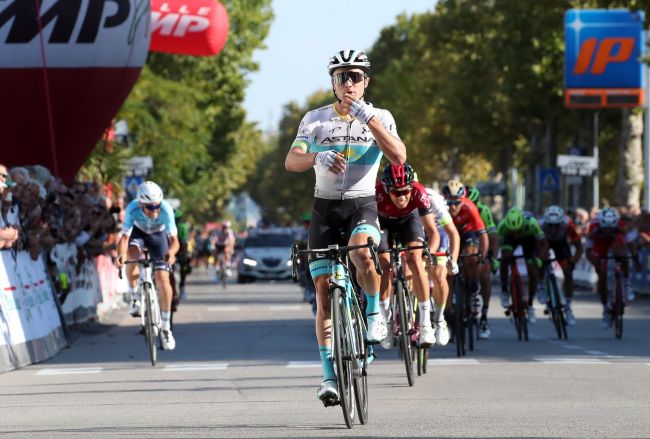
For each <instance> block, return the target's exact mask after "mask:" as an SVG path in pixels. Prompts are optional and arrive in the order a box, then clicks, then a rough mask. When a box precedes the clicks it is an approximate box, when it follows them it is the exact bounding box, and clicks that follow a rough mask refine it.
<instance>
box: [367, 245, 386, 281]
mask: <svg viewBox="0 0 650 439" xmlns="http://www.w3.org/2000/svg"><path fill="white" fill-rule="evenodd" d="M368 246H369V248H370V255H371V256H372V262H374V264H375V271H376V272H377V274H378V275H380V276H381V275H382V274H384V270H382V269H381V265H379V257H378V256H377V251H378V247H377V245H376V244H375V243H374V242H373V240H372V238H371V237H370V236H369V237H368Z"/></svg>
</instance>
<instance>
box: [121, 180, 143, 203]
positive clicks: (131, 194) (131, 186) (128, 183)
mask: <svg viewBox="0 0 650 439" xmlns="http://www.w3.org/2000/svg"><path fill="white" fill-rule="evenodd" d="M143 181H144V177H141V176H139V175H131V176H129V177H126V178H125V179H124V191H125V192H126V195H127V197H126V198H127V200H128V201H131V200H133V199H135V197H136V196H137V195H138V186H140V184H141V183H142V182H143Z"/></svg>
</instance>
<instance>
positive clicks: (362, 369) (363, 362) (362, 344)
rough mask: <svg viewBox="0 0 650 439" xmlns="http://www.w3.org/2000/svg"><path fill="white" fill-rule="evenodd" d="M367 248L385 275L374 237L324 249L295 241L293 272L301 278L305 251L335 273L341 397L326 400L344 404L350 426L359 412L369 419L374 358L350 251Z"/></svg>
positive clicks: (335, 357) (335, 348)
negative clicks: (370, 373)
mask: <svg viewBox="0 0 650 439" xmlns="http://www.w3.org/2000/svg"><path fill="white" fill-rule="evenodd" d="M363 248H367V249H369V250H370V254H371V256H372V259H373V261H374V264H375V270H376V271H377V273H378V274H379V275H381V267H380V266H379V259H378V257H377V246H376V244H374V242H373V240H372V238H368V242H367V244H362V245H348V246H339V245H337V244H333V245H329V246H328V247H327V248H322V249H307V250H299V249H298V247H297V245H296V244H294V245H293V246H292V249H291V262H292V275H293V279H294V281H298V278H299V273H300V269H299V267H300V256H301V255H314V256H315V255H318V257H320V258H322V257H323V255H324V257H325V258H327V259H329V260H330V261H331V262H332V263H331V264H330V269H331V277H330V284H329V290H328V292H329V298H330V305H331V308H330V309H331V320H332V361H333V363H334V369H335V371H336V376H337V384H338V390H339V398H338V399H328V400H325V401H323V403H324V404H325V406H326V407H329V406H334V405H340V406H341V409H342V410H343V418H344V420H345V424H346V425H347V427H348V428H352V427H353V425H354V422H355V418H356V414H358V415H359V422H360V423H361V424H366V423H367V422H368V364H369V363H370V361H371V359H372V354H371V353H370V346H369V345H368V343H367V341H366V332H367V328H366V322H365V319H364V313H363V312H362V311H361V309H362V308H361V295H360V294H359V291H358V290H357V287H356V286H355V284H354V282H353V281H352V274H351V271H350V268H349V260H348V259H349V258H348V253H349V252H351V251H353V250H359V249H363Z"/></svg>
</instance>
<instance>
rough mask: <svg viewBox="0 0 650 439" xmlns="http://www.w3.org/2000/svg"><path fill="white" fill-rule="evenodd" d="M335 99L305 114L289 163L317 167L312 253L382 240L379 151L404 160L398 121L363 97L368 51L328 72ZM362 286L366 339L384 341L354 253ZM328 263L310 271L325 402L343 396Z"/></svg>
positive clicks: (374, 300)
mask: <svg viewBox="0 0 650 439" xmlns="http://www.w3.org/2000/svg"><path fill="white" fill-rule="evenodd" d="M327 69H328V72H329V74H330V78H331V85H332V90H333V92H334V97H335V98H336V102H335V103H334V104H330V105H326V106H324V107H321V108H318V109H316V110H312V111H310V112H308V113H307V114H306V115H305V116H304V117H303V119H302V121H301V122H300V126H299V128H298V134H297V136H296V139H295V140H294V142H293V144H292V145H291V149H290V150H289V153H288V154H287V157H286V160H285V167H286V169H287V170H288V171H290V172H305V171H307V170H309V169H312V168H313V169H314V170H315V172H316V187H315V189H314V197H315V200H314V206H313V208H312V215H311V223H310V225H309V248H324V247H327V246H328V245H330V244H342V245H346V244H350V245H363V244H365V243H366V242H367V240H368V237H372V238H373V239H374V241H375V242H376V243H379V241H380V233H379V220H378V217H377V202H376V201H375V180H376V179H377V171H378V169H379V163H380V161H381V157H382V154H385V155H386V157H387V158H388V160H390V161H391V162H392V163H395V164H403V163H404V162H405V161H406V147H405V146H404V143H403V142H402V141H401V140H400V138H399V136H398V135H397V128H396V126H395V120H394V119H393V116H392V115H391V114H390V112H389V111H387V110H382V109H379V108H375V107H373V106H372V105H371V104H369V103H367V102H366V101H365V100H364V96H365V92H366V87H367V86H368V83H369V82H370V78H369V76H368V75H369V73H370V61H368V57H367V56H366V54H365V53H364V52H361V51H358V50H352V49H345V50H341V51H339V52H336V54H335V55H334V56H333V57H331V58H330V61H329V65H328V67H327ZM350 259H351V261H352V263H353V264H354V266H355V267H356V269H357V281H358V282H359V285H361V288H362V289H363V291H364V293H365V297H366V302H367V304H366V310H365V312H366V316H367V320H368V331H367V338H368V341H369V342H380V341H381V340H383V339H384V338H386V334H387V331H388V329H387V326H386V319H385V318H384V316H383V315H382V314H381V312H380V307H379V279H380V277H379V275H378V274H377V273H376V272H375V270H374V264H373V261H372V259H371V256H370V251H369V250H368V249H362V250H357V251H355V252H351V253H350ZM330 263H331V261H330V260H328V259H327V258H325V255H323V257H322V258H313V259H312V260H311V262H310V264H309V269H310V271H311V274H312V278H313V279H314V284H315V285H316V302H317V307H318V310H317V312H316V337H317V339H318V345H319V350H320V357H321V363H322V367H323V383H322V385H321V387H320V389H319V390H318V392H317V393H316V396H317V397H318V398H319V399H321V400H327V399H332V398H338V390H337V381H336V374H335V372H334V367H333V365H332V361H331V354H332V349H331V320H330V302H329V298H328V287H329V277H330Z"/></svg>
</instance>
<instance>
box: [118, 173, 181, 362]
mask: <svg viewBox="0 0 650 439" xmlns="http://www.w3.org/2000/svg"><path fill="white" fill-rule="evenodd" d="M145 248H146V249H147V250H148V251H149V257H150V258H151V259H154V260H157V261H156V262H155V263H154V264H153V269H154V275H155V277H156V287H157V290H158V297H159V301H160V315H161V318H162V328H161V329H162V331H161V335H162V337H161V341H162V346H163V349H165V350H168V351H171V350H173V349H174V348H175V347H176V341H175V340H174V336H173V334H172V331H171V328H170V317H171V306H172V296H173V293H172V286H171V283H170V280H169V272H170V267H173V266H174V262H175V260H176V259H175V255H176V252H178V249H179V248H180V243H179V241H178V231H177V229H176V221H175V219H174V210H173V209H172V207H171V206H170V205H169V203H167V202H166V201H164V200H163V192H162V189H160V187H159V186H158V185H157V184H156V183H154V182H153V181H145V182H144V183H142V184H141V185H140V186H138V195H137V198H136V199H135V200H133V201H131V202H130V203H129V204H128V206H127V207H126V216H125V219H124V225H123V226H122V237H121V238H120V240H119V242H118V243H117V254H118V256H117V259H116V261H115V265H117V267H118V268H121V267H122V266H123V265H124V261H126V260H127V259H137V258H139V257H140V252H141V251H142V250H144V249H145ZM127 249H128V250H127ZM126 274H127V279H128V282H129V292H130V293H131V296H132V299H133V301H132V302H131V305H130V306H129V313H130V314H131V315H132V316H134V317H137V316H139V315H140V297H139V296H138V294H139V292H138V291H137V289H136V287H137V284H138V266H137V265H134V264H129V265H127V266H126Z"/></svg>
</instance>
